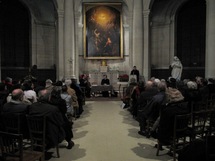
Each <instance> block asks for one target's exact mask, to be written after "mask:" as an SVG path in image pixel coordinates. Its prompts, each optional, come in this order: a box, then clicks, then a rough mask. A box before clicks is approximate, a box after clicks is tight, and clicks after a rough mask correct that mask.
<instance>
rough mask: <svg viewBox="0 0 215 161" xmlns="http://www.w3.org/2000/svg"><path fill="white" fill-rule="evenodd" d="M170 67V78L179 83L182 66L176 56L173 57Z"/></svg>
mask: <svg viewBox="0 0 215 161" xmlns="http://www.w3.org/2000/svg"><path fill="white" fill-rule="evenodd" d="M170 67H171V68H172V72H171V76H172V78H175V79H176V81H180V80H181V74H182V69H183V66H182V64H181V61H180V59H179V58H178V57H177V56H174V59H173V62H172V64H171V65H170Z"/></svg>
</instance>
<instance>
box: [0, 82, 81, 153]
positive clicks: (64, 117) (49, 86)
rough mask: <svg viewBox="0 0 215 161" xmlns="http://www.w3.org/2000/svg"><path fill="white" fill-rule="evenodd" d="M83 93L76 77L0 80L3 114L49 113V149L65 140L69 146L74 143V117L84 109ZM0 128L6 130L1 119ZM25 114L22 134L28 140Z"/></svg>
mask: <svg viewBox="0 0 215 161" xmlns="http://www.w3.org/2000/svg"><path fill="white" fill-rule="evenodd" d="M83 99H84V95H83V92H82V90H81V88H80V87H79V85H78V84H77V83H76V80H73V79H66V80H62V81H57V82H52V80H50V79H47V80H46V81H45V82H42V83H41V84H39V83H38V81H37V80H23V81H20V82H18V81H12V79H9V78H7V79H6V80H5V81H3V82H1V83H0V114H1V116H4V115H7V114H16V113H19V114H23V115H24V116H27V115H29V116H46V124H47V129H46V149H47V150H48V149H50V148H53V147H55V146H56V145H57V144H59V143H61V142H62V141H63V140H66V141H67V143H68V144H67V149H71V148H72V147H73V146H74V142H73V141H72V138H73V132H72V125H73V120H74V119H76V118H79V117H80V115H81V114H82V112H83V111H84V110H83ZM1 118H2V117H1ZM0 122H1V123H0V131H5V130H6V129H5V126H4V123H3V121H2V120H1V121H0ZM26 127H28V124H27V121H26V117H25V118H24V119H23V118H22V120H21V133H22V134H23V137H24V138H25V139H29V130H28V128H26Z"/></svg>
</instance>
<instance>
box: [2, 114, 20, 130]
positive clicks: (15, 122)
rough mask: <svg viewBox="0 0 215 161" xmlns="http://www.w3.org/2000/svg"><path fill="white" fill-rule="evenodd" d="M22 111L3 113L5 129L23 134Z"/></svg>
mask: <svg viewBox="0 0 215 161" xmlns="http://www.w3.org/2000/svg"><path fill="white" fill-rule="evenodd" d="M22 115H23V114H20V113H9V114H2V115H1V117H2V121H3V126H4V128H5V130H6V131H7V132H9V133H15V134H21V117H22Z"/></svg>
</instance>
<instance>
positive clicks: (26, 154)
mask: <svg viewBox="0 0 215 161" xmlns="http://www.w3.org/2000/svg"><path fill="white" fill-rule="evenodd" d="M0 146H1V154H2V158H3V160H4V161H16V160H17V161H36V160H40V161H42V160H43V155H44V154H43V153H42V152H38V151H31V150H24V149H23V137H22V134H13V133H8V132H2V131H0Z"/></svg>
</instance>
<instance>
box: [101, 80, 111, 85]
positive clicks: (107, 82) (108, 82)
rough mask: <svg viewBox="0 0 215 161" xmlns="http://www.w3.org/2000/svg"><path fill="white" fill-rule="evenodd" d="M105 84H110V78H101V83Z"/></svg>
mask: <svg viewBox="0 0 215 161" xmlns="http://www.w3.org/2000/svg"><path fill="white" fill-rule="evenodd" d="M105 84H107V85H109V84H110V80H109V79H102V81H101V85H105Z"/></svg>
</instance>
